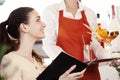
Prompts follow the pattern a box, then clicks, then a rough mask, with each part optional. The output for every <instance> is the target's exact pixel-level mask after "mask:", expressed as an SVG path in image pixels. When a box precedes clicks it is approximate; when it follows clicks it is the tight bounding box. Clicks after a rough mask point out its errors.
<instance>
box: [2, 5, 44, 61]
mask: <svg viewBox="0 0 120 80" xmlns="http://www.w3.org/2000/svg"><path fill="white" fill-rule="evenodd" d="M33 10H34V9H33V8H30V7H20V8H17V9H15V10H13V11H12V12H11V13H10V15H9V17H8V19H7V20H6V21H4V22H2V23H0V49H1V48H2V46H3V45H5V46H7V50H6V52H5V54H7V53H9V52H10V51H16V50H18V48H19V44H20V41H19V38H20V32H19V26H20V24H21V23H24V24H28V19H29V13H30V12H31V11H33ZM32 54H33V56H35V57H36V59H37V60H39V61H41V62H42V59H41V57H40V56H39V55H38V54H36V53H35V52H34V51H33V52H32Z"/></svg>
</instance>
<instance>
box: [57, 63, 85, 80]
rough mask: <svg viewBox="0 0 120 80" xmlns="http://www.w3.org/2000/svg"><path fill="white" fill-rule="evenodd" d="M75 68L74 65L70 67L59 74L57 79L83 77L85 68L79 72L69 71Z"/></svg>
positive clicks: (77, 78) (71, 79)
mask: <svg viewBox="0 0 120 80" xmlns="http://www.w3.org/2000/svg"><path fill="white" fill-rule="evenodd" d="M75 68H76V65H73V66H72V67H70V68H69V69H68V70H67V71H66V72H65V73H64V74H63V75H61V76H60V78H59V80H79V79H80V78H81V77H83V75H84V72H85V71H86V69H84V70H82V71H81V72H74V73H71V72H72V71H73V70H74V69H75Z"/></svg>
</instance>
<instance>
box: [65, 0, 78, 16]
mask: <svg viewBox="0 0 120 80" xmlns="http://www.w3.org/2000/svg"><path fill="white" fill-rule="evenodd" d="M65 5H66V10H67V11H68V12H70V13H72V14H73V16H75V14H76V12H77V9H78V8H79V4H78V1H77V0H65Z"/></svg>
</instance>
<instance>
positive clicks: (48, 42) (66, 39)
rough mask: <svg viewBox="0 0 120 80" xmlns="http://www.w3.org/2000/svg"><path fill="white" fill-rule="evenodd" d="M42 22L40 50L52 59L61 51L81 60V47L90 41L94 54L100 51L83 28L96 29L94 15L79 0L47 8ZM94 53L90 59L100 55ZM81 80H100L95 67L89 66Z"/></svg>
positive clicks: (82, 48) (96, 66)
mask: <svg viewBox="0 0 120 80" xmlns="http://www.w3.org/2000/svg"><path fill="white" fill-rule="evenodd" d="M43 19H44V21H45V23H46V24H47V26H46V28H45V36H46V37H45V39H44V40H43V49H44V51H45V52H46V54H47V55H48V56H49V57H50V58H51V59H54V58H55V57H56V56H57V55H58V54H59V53H60V52H62V51H63V52H66V53H67V54H70V55H72V56H74V57H75V58H76V59H78V60H80V61H84V46H85V45H90V44H91V42H95V44H94V45H93V47H94V50H95V51H94V53H99V52H97V51H102V50H99V49H103V48H102V46H101V45H100V43H99V42H98V41H97V40H96V39H93V38H92V35H91V33H92V32H91V31H90V30H89V29H88V28H86V27H85V26H84V25H83V24H86V25H88V26H90V27H92V28H94V29H95V28H96V29H97V21H96V16H95V14H94V12H93V11H92V10H91V9H89V8H86V7H84V6H81V2H79V0H62V2H61V3H60V4H54V5H52V6H49V7H48V8H46V9H45V11H44V14H43ZM92 44H93V43H92ZM99 47H100V48H99ZM94 53H92V54H91V56H92V57H91V59H94V58H96V57H97V58H99V56H102V54H97V55H96V54H94ZM98 55H99V56H98ZM80 80H101V79H100V74H99V70H98V64H95V65H91V66H89V67H88V68H87V70H86V72H85V74H84V76H83V78H80Z"/></svg>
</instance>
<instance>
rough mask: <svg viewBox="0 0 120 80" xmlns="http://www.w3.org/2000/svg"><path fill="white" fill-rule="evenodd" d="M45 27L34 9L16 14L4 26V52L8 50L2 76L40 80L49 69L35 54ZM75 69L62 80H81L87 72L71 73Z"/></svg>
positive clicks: (0, 30)
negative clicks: (34, 48)
mask: <svg viewBox="0 0 120 80" xmlns="http://www.w3.org/2000/svg"><path fill="white" fill-rule="evenodd" d="M44 28H45V24H44V23H43V22H42V21H41V18H40V16H39V14H38V13H37V12H36V11H35V10H34V9H33V8H30V7H20V8H17V9H15V10H13V11H12V12H11V14H10V16H9V17H8V19H7V20H6V21H4V22H2V23H0V37H1V38H0V48H2V46H4V45H5V46H7V51H6V53H5V55H4V56H3V58H2V61H1V71H0V73H1V76H2V77H3V78H4V79H5V80H36V78H37V77H38V75H40V73H41V72H42V71H43V70H44V69H45V67H44V65H43V64H42V59H41V57H40V56H39V55H38V54H37V53H35V51H33V45H34V43H35V41H36V40H39V39H43V38H44V37H45V36H44ZM74 69H75V66H72V67H71V68H70V69H69V70H68V71H66V72H65V73H64V74H63V75H61V76H60V78H59V80H77V79H79V78H80V77H82V75H83V73H84V71H83V72H76V73H71V71H72V70H74Z"/></svg>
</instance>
